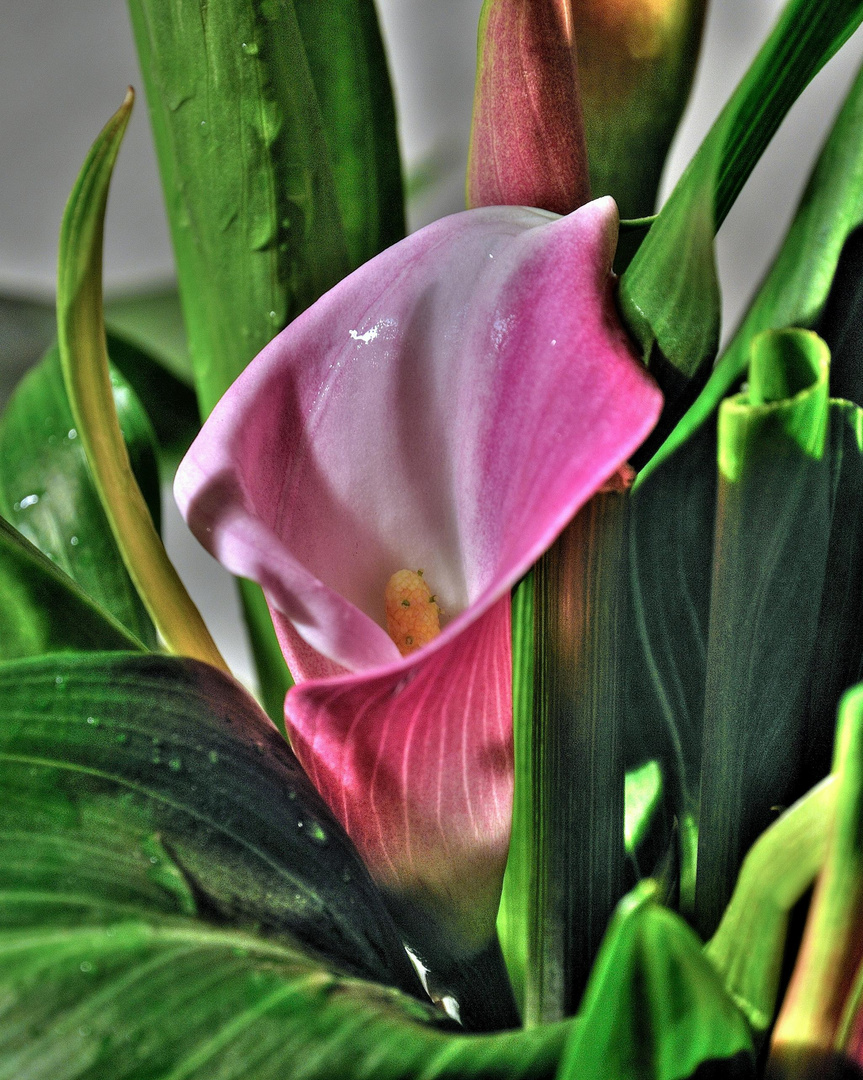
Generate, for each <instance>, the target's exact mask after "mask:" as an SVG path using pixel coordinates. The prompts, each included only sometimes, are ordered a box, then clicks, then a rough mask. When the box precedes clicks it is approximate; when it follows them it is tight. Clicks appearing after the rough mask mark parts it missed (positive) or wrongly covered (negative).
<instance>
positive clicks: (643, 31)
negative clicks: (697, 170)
mask: <svg viewBox="0 0 863 1080" xmlns="http://www.w3.org/2000/svg"><path fill="white" fill-rule="evenodd" d="M570 3H571V10H572V23H573V28H574V34H575V40H576V42H577V47H578V65H579V77H580V80H581V101H582V106H583V109H584V124H585V131H586V133H587V147H588V152H589V155H590V183H591V187H592V189H593V192H594V194H596V195H613V196H614V199H615V200H616V202H617V204H618V206H619V207H620V216H621V217H622V218H633V217H642V216H644V215H647V214H650V213H652V212H653V209H654V204H655V201H656V192H657V189H658V187H659V181H660V178H661V176H662V168H663V165H664V164H665V158H666V155H667V153H668V148H669V146H670V145H671V140H672V138H673V137H674V132H675V130H676V128H677V124H678V122H679V120H680V117H681V115H682V113H683V109H684V106H685V105H686V100H687V98H688V96H689V90H690V87H691V85H692V76H693V72H694V69H695V61H696V59H697V56H698V47H699V43H700V40H701V31H702V27H703V25H704V12H705V9H706V7H707V0H570Z"/></svg>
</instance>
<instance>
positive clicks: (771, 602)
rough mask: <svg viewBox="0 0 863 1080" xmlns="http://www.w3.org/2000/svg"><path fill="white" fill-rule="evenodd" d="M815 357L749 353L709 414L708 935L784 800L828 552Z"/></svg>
mask: <svg viewBox="0 0 863 1080" xmlns="http://www.w3.org/2000/svg"><path fill="white" fill-rule="evenodd" d="M828 364H829V356H828V353H827V348H826V346H825V345H824V343H823V342H822V341H821V340H820V338H818V337H817V336H816V335H815V334H812V333H811V332H809V331H802V330H800V331H795V330H789V331H766V332H765V333H764V334H762V335H761V336H760V337H758V338H756V339H755V342H754V344H753V352H752V363H751V364H750V368H749V388H748V391H747V392H746V393H742V394H739V395H737V396H736V397H733V398H729V399H728V400H727V401H725V402H724V403H723V405H722V408H721V410H720V414H719V441H718V458H719V489H718V496H717V520H716V542H715V546H714V553H713V581H712V590H711V599H710V629H709V637H708V645H707V674H706V689H705V700H704V750H703V753H702V759H701V788H700V796H701V805H700V821H699V836H698V880H697V885H696V918H697V922H698V925H699V927H700V928H701V929H702V932H703V933H705V934H708V933H710V932H712V931H713V930H714V929H715V927H716V925H717V923H718V921H719V917H720V915H721V913H722V910H723V909H724V907H725V904H726V902H727V901H728V898H729V896H730V895H731V888H732V885H733V881H734V878H735V876H736V874H737V871H738V869H739V867H740V864H741V862H742V859H743V855H744V852H745V851H746V849H747V848H748V847H749V845H750V844H751V843H752V842H753V841H754V839H755V838H756V836H757V835H758V834H759V833H760V832H761V831H762V830H763V829H764V828H765V827H766V826H767V825H768V824H769V823H770V821H771V819H772V817H773V815H774V813H775V808H777V807H781V806H783V805H787V804H788V802H790V801H791V800H792V799H793V798H794V797H796V795H797V793H798V785H799V782H800V780H799V773H800V766H801V757H802V754H803V748H802V746H801V736H802V733H803V716H804V710H805V703H806V700H807V695H808V690H809V685H808V678H809V670H810V664H811V661H812V656H813V649H814V644H815V632H816V628H817V618H818V609H819V605H820V601H821V593H822V588H823V583H824V570H825V565H826V560H827V550H828V541H829V520H830V516H829V507H830V502H829V494H830V493H829V480H830V471H829V462H828V459H827V458H826V456H825V447H826V436H827V424H828V414H829V410H828V399H827V380H828Z"/></svg>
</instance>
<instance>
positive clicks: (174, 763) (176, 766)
mask: <svg viewBox="0 0 863 1080" xmlns="http://www.w3.org/2000/svg"><path fill="white" fill-rule="evenodd" d="M182 767H183V763H182V761H181V760H180V759H179V758H178V757H172V758H171V760H170V761H169V762H168V768H169V769H171V771H172V772H179V771H180V769H182Z"/></svg>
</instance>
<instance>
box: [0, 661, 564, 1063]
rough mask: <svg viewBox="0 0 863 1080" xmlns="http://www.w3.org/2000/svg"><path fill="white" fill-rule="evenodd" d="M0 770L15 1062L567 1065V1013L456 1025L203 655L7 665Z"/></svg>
mask: <svg viewBox="0 0 863 1080" xmlns="http://www.w3.org/2000/svg"><path fill="white" fill-rule="evenodd" d="M154 706H155V707H154ZM0 787H2V790H3V793H4V798H3V800H2V801H0V894H2V903H0V1000H2V1002H3V1009H2V1011H0V1078H3V1080H12V1078H14V1080H20V1078H21V1077H22V1076H25V1075H26V1076H28V1077H32V1078H34V1080H35V1078H44V1080H120V1078H123V1080H151V1078H153V1077H155V1076H158V1077H160V1078H162V1080H167V1078H169V1077H170V1078H172V1080H180V1078H181V1077H182V1078H183V1080H193V1078H199V1080H239V1078H244V1080H267V1078H269V1077H273V1078H276V1077H278V1078H279V1080H282V1078H284V1077H286V1076H290V1077H291V1078H296V1080H333V1078H335V1077H339V1078H344V1080H353V1078H356V1080H360V1078H361V1077H364V1078H368V1077H370V1076H375V1077H380V1078H381V1080H389V1078H393V1080H395V1078H400V1080H410V1078H414V1077H416V1078H419V1077H423V1078H424V1080H435V1078H444V1077H446V1078H450V1080H458V1078H464V1080H470V1078H471V1077H476V1078H477V1080H479V1078H480V1077H481V1078H484V1080H493V1078H496V1077H500V1078H501V1080H503V1078H512V1080H520V1078H525V1080H527V1078H535V1080H540V1078H547V1080H552V1078H553V1077H554V1076H555V1075H556V1070H557V1064H558V1061H559V1059H560V1055H561V1053H562V1052H563V1048H564V1044H565V1040H566V1039H567V1038H568V1037H569V1036H570V1035H571V1033H572V1031H573V1030H574V1029H575V1028H576V1027H577V1022H569V1023H565V1024H559V1025H550V1026H547V1027H544V1028H542V1029H538V1030H537V1031H535V1032H512V1033H503V1034H500V1035H492V1036H483V1037H476V1036H465V1035H462V1034H458V1033H457V1032H458V1029H457V1028H456V1027H455V1025H453V1024H452V1023H450V1022H449V1021H448V1020H447V1019H446V1017H445V1015H444V1013H443V1012H442V1010H439V1009H435V1008H433V1007H432V1006H431V1004H430V1003H429V1002H426V1003H425V1004H424V1003H423V1002H422V1001H421V1000H420V999H419V998H415V997H412V996H408V994H407V993H405V991H412V990H417V991H418V992H420V993H421V990H420V988H419V984H418V982H417V981H416V978H415V976H414V975H413V972H412V970H411V968H410V965H409V964H408V961H407V957H406V954H405V953H404V951H403V949H402V947H401V945H400V943H399V942H398V940H397V938H396V937H395V933H394V929H393V927H392V924H391V923H390V922H389V917H388V916H387V914H386V911H385V909H384V908H383V905H382V902H381V900H380V897H379V895H378V894H377V892H376V890H375V888H374V886H373V885H372V883H371V880H370V879H369V877H368V875H367V873H366V871H365V869H364V867H363V866H362V864H361V863H360V862H359V859H358V857H357V856H356V853H355V851H354V849H353V848H352V847H351V845H350V842H349V841H348V840H347V838H346V837H345V836H344V834H343V833H342V832H341V830H340V829H339V827H338V825H337V824H336V822H335V821H334V820H333V819H332V817H331V816H330V815H329V813H328V811H327V810H326V808H325V807H324V805H323V803H322V802H321V801H320V798H319V797H318V796H317V795H316V793H315V791H314V789H313V788H312V787H311V785H310V784H309V782H308V780H307V779H306V777H305V774H304V773H303V772H302V770H301V769H300V768H299V766H298V765H297V763H296V760H295V759H294V758H293V755H292V754H291V752H290V750H289V749H288V747H287V745H286V744H285V743H284V741H283V740H282V739H281V738H280V737H279V736H278V734H277V733H276V732H275V731H274V730H273V728H272V727H271V725H270V724H269V723H268V721H267V720H266V718H265V717H264V716H263V715H262V714H261V713H260V711H259V710H258V708H257V706H255V704H254V703H253V702H252V701H251V699H249V698H248V696H247V695H246V694H245V693H244V691H243V690H242V689H241V688H240V687H239V686H238V685H237V684H236V683H235V682H233V680H231V679H229V678H228V677H226V676H224V675H222V674H221V673H219V672H217V671H215V670H214V669H212V668H208V667H207V666H205V665H202V664H199V663H197V662H194V661H184V660H177V659H172V658H164V657H135V656H130V655H123V654H119V655H118V654H113V655H107V654H104V655H101V656H91V657H81V656H76V657H72V656H59V657H52V658H50V659H47V658H46V659H44V660H39V661H35V662H34V661H29V662H22V663H17V664H7V665H0ZM361 977H365V978H366V979H377V980H378V981H377V982H370V981H361ZM399 986H401V987H402V989H401V991H400V990H399V989H398V987H399Z"/></svg>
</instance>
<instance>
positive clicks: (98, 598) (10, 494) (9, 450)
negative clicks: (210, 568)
mask: <svg viewBox="0 0 863 1080" xmlns="http://www.w3.org/2000/svg"><path fill="white" fill-rule="evenodd" d="M114 386H115V391H114V394H115V401H116V402H117V407H118V415H119V418H120V422H121V425H122V429H123V435H124V438H125V439H126V440H127V445H128V447H129V452H130V460H131V462H132V465H133V468H134V470H135V474H136V476H137V477H138V479H139V484H140V486H141V487H142V489H143V490H144V491H147V492H148V493H149V496H150V506H151V512H152V513H153V515H154V517H155V518H156V520H158V514H159V500H160V492H159V475H158V467H157V462H156V455H155V448H154V444H153V432H152V429H151V428H150V427H149V423H148V421H147V418H146V416H145V414H144V413H143V411H142V409H141V406H140V404H139V403H138V402H137V399H136V398H135V395H134V393H133V392H132V391H131V389H130V388H129V386H128V385H127V384H126V383H125V381H124V380H122V379H121V378H120V377H119V375H117V374H116V373H115V374H114ZM0 512H2V514H3V516H4V517H5V518H6V519H7V520H8V521H9V522H10V523H11V524H12V525H14V526H15V528H16V529H17V530H18V531H19V532H21V533H22V534H23V535H24V536H25V537H26V538H27V539H28V540H29V541H30V542H31V543H33V544H35V545H36V547H38V548H39V550H40V551H42V552H44V554H45V555H47V556H48V557H49V558H50V559H51V560H52V561H53V562H54V563H55V564H56V565H57V566H58V567H59V568H60V569H61V570H63V571H64V572H65V573H66V574H68V575H69V576H70V577H71V578H73V579H74V580H75V581H76V582H77V583H78V584H79V585H80V586H81V588H82V589H83V590H84V592H86V593H87V594H88V595H89V596H90V597H91V598H92V599H93V600H94V601H95V602H96V603H97V604H99V605H100V606H101V607H103V608H105V610H106V611H109V612H110V613H111V615H113V616H114V618H116V619H118V620H119V621H120V622H121V623H122V624H123V625H124V626H125V627H126V628H127V629H128V630H129V631H130V632H131V633H132V634H133V635H134V636H135V637H136V638H137V639H139V640H141V641H143V642H144V643H145V644H146V645H148V646H149V647H151V648H152V647H155V645H156V635H155V631H154V630H153V624H152V623H151V622H150V619H149V617H148V616H147V613H146V611H145V610H144V607H143V605H142V603H141V601H140V599H139V598H138V594H137V592H136V591H135V587H134V585H133V584H132V581H131V579H130V577H129V574H128V572H127V571H126V568H125V566H124V565H123V561H122V559H121V557H120V553H119V551H118V550H117V545H116V543H115V541H114V538H113V536H112V535H111V530H110V527H109V525H108V522H107V520H106V518H105V513H104V511H103V510H102V506H101V504H100V502H99V497H98V495H97V494H96V490H95V488H94V485H93V480H92V476H91V474H90V469H89V467H88V465H87V457H86V454H85V453H84V449H83V447H82V445H81V440H80V438H79V437H78V430H77V427H76V425H75V421H74V419H73V417H72V411H71V409H70V408H69V401H68V399H67V397H66V390H65V387H64V385H63V375H62V372H61V370H60V361H59V356H58V353H57V349H56V346H55V347H54V348H52V349H51V350H50V352H49V353H48V355H47V356H46V357H45V359H44V360H43V361H42V363H41V364H40V365H39V366H38V367H36V368H34V369H33V370H32V371H31V372H30V373H29V374H28V375H27V376H25V378H24V380H23V381H22V382H21V383H20V385H19V386H18V389H17V390H16V392H15V394H14V396H13V397H12V400H11V401H10V402H9V406H8V408H7V409H6V412H5V414H4V416H3V418H2V421H1V422H0Z"/></svg>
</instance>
